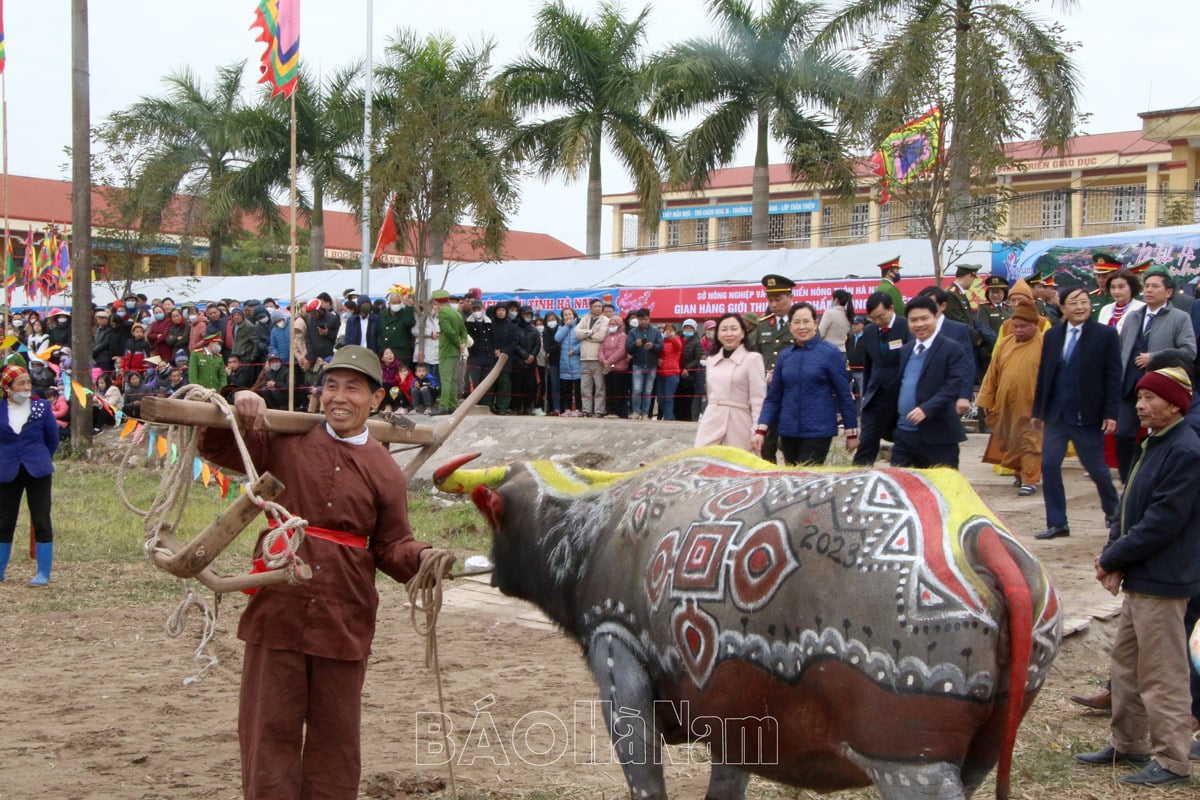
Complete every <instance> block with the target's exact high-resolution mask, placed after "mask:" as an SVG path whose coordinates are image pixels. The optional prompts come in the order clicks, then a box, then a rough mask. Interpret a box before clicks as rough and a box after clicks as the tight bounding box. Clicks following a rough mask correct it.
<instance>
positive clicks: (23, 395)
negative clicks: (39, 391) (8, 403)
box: [9, 392, 33, 403]
mask: <svg viewBox="0 0 1200 800" xmlns="http://www.w3.org/2000/svg"><path fill="white" fill-rule="evenodd" d="M9 397H11V398H12V399H13V401H14V402H17V403H28V402H29V398H30V397H33V392H10V393H9Z"/></svg>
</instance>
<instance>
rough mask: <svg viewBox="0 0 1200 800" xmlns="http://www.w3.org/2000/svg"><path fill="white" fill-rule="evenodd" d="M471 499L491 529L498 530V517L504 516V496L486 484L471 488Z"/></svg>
mask: <svg viewBox="0 0 1200 800" xmlns="http://www.w3.org/2000/svg"><path fill="white" fill-rule="evenodd" d="M471 500H472V502H474V503H475V507H476V508H478V509H479V513H480V514H483V516H484V519H486V520H487V521H488V524H489V525H491V526H492V530H494V531H495V530H499V529H500V519H501V517H503V516H504V498H503V497H501V496H500V493H499V492H497V491H496V490H495V489H492V488H490V487H488V486H476V487H475V488H474V489H472V490H471Z"/></svg>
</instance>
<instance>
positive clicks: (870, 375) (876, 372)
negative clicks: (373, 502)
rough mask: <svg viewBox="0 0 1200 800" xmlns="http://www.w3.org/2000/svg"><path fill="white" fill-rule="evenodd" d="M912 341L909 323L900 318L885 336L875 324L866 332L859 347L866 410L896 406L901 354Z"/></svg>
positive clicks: (863, 403) (864, 407)
mask: <svg viewBox="0 0 1200 800" xmlns="http://www.w3.org/2000/svg"><path fill="white" fill-rule="evenodd" d="M910 339H912V335H911V334H909V332H908V320H906V319H905V318H904V317H902V316H900V315H899V314H897V315H896V320H895V322H893V323H892V326H891V327H890V328H889V329H888V332H887V334H886V335H881V332H880V330H879V326H878V325H876V324H875V323H873V322H872V323H871V324H870V325H868V326H867V327H865V328H863V335H862V339H860V340H859V343H860V345H861V347H862V351H863V387H864V388H863V396H862V407H863V409H864V410H866V409H876V408H879V409H883V408H885V407H887V406H889V405H893V406H894V405H895V403H896V393H897V392H899V391H900V372H899V368H900V351H901V349H902V348H903V347H904V345H906V344H908V342H909V340H910Z"/></svg>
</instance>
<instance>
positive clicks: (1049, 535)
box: [1033, 525, 1071, 539]
mask: <svg viewBox="0 0 1200 800" xmlns="http://www.w3.org/2000/svg"><path fill="white" fill-rule="evenodd" d="M1070 535H1071V529H1070V528H1068V527H1067V526H1066V525H1059V526H1058V527H1055V528H1046V530H1044V531H1042V532H1041V533H1038V534H1035V535H1034V537H1033V538H1035V539H1057V538H1058V537H1060V536H1070Z"/></svg>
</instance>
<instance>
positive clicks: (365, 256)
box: [359, 0, 375, 294]
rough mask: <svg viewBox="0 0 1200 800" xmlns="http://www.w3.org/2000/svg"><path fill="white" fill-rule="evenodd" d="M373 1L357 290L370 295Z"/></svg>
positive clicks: (369, 3)
mask: <svg viewBox="0 0 1200 800" xmlns="http://www.w3.org/2000/svg"><path fill="white" fill-rule="evenodd" d="M374 6H375V3H374V0H367V71H366V78H367V89H366V92H365V93H364V95H363V97H364V98H365V102H364V105H363V148H362V159H363V172H362V175H363V193H362V276H361V279H360V280H359V289H360V290H361V291H362V293H363V294H370V293H371V250H370V247H371V94H372V93H373V92H374V83H375V64H374V60H373V56H374V54H373V52H372V49H373V47H372V45H373V41H372V40H373V39H374V37H373V36H372V31H371V27H372V25H373V22H374V15H375V12H374Z"/></svg>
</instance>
